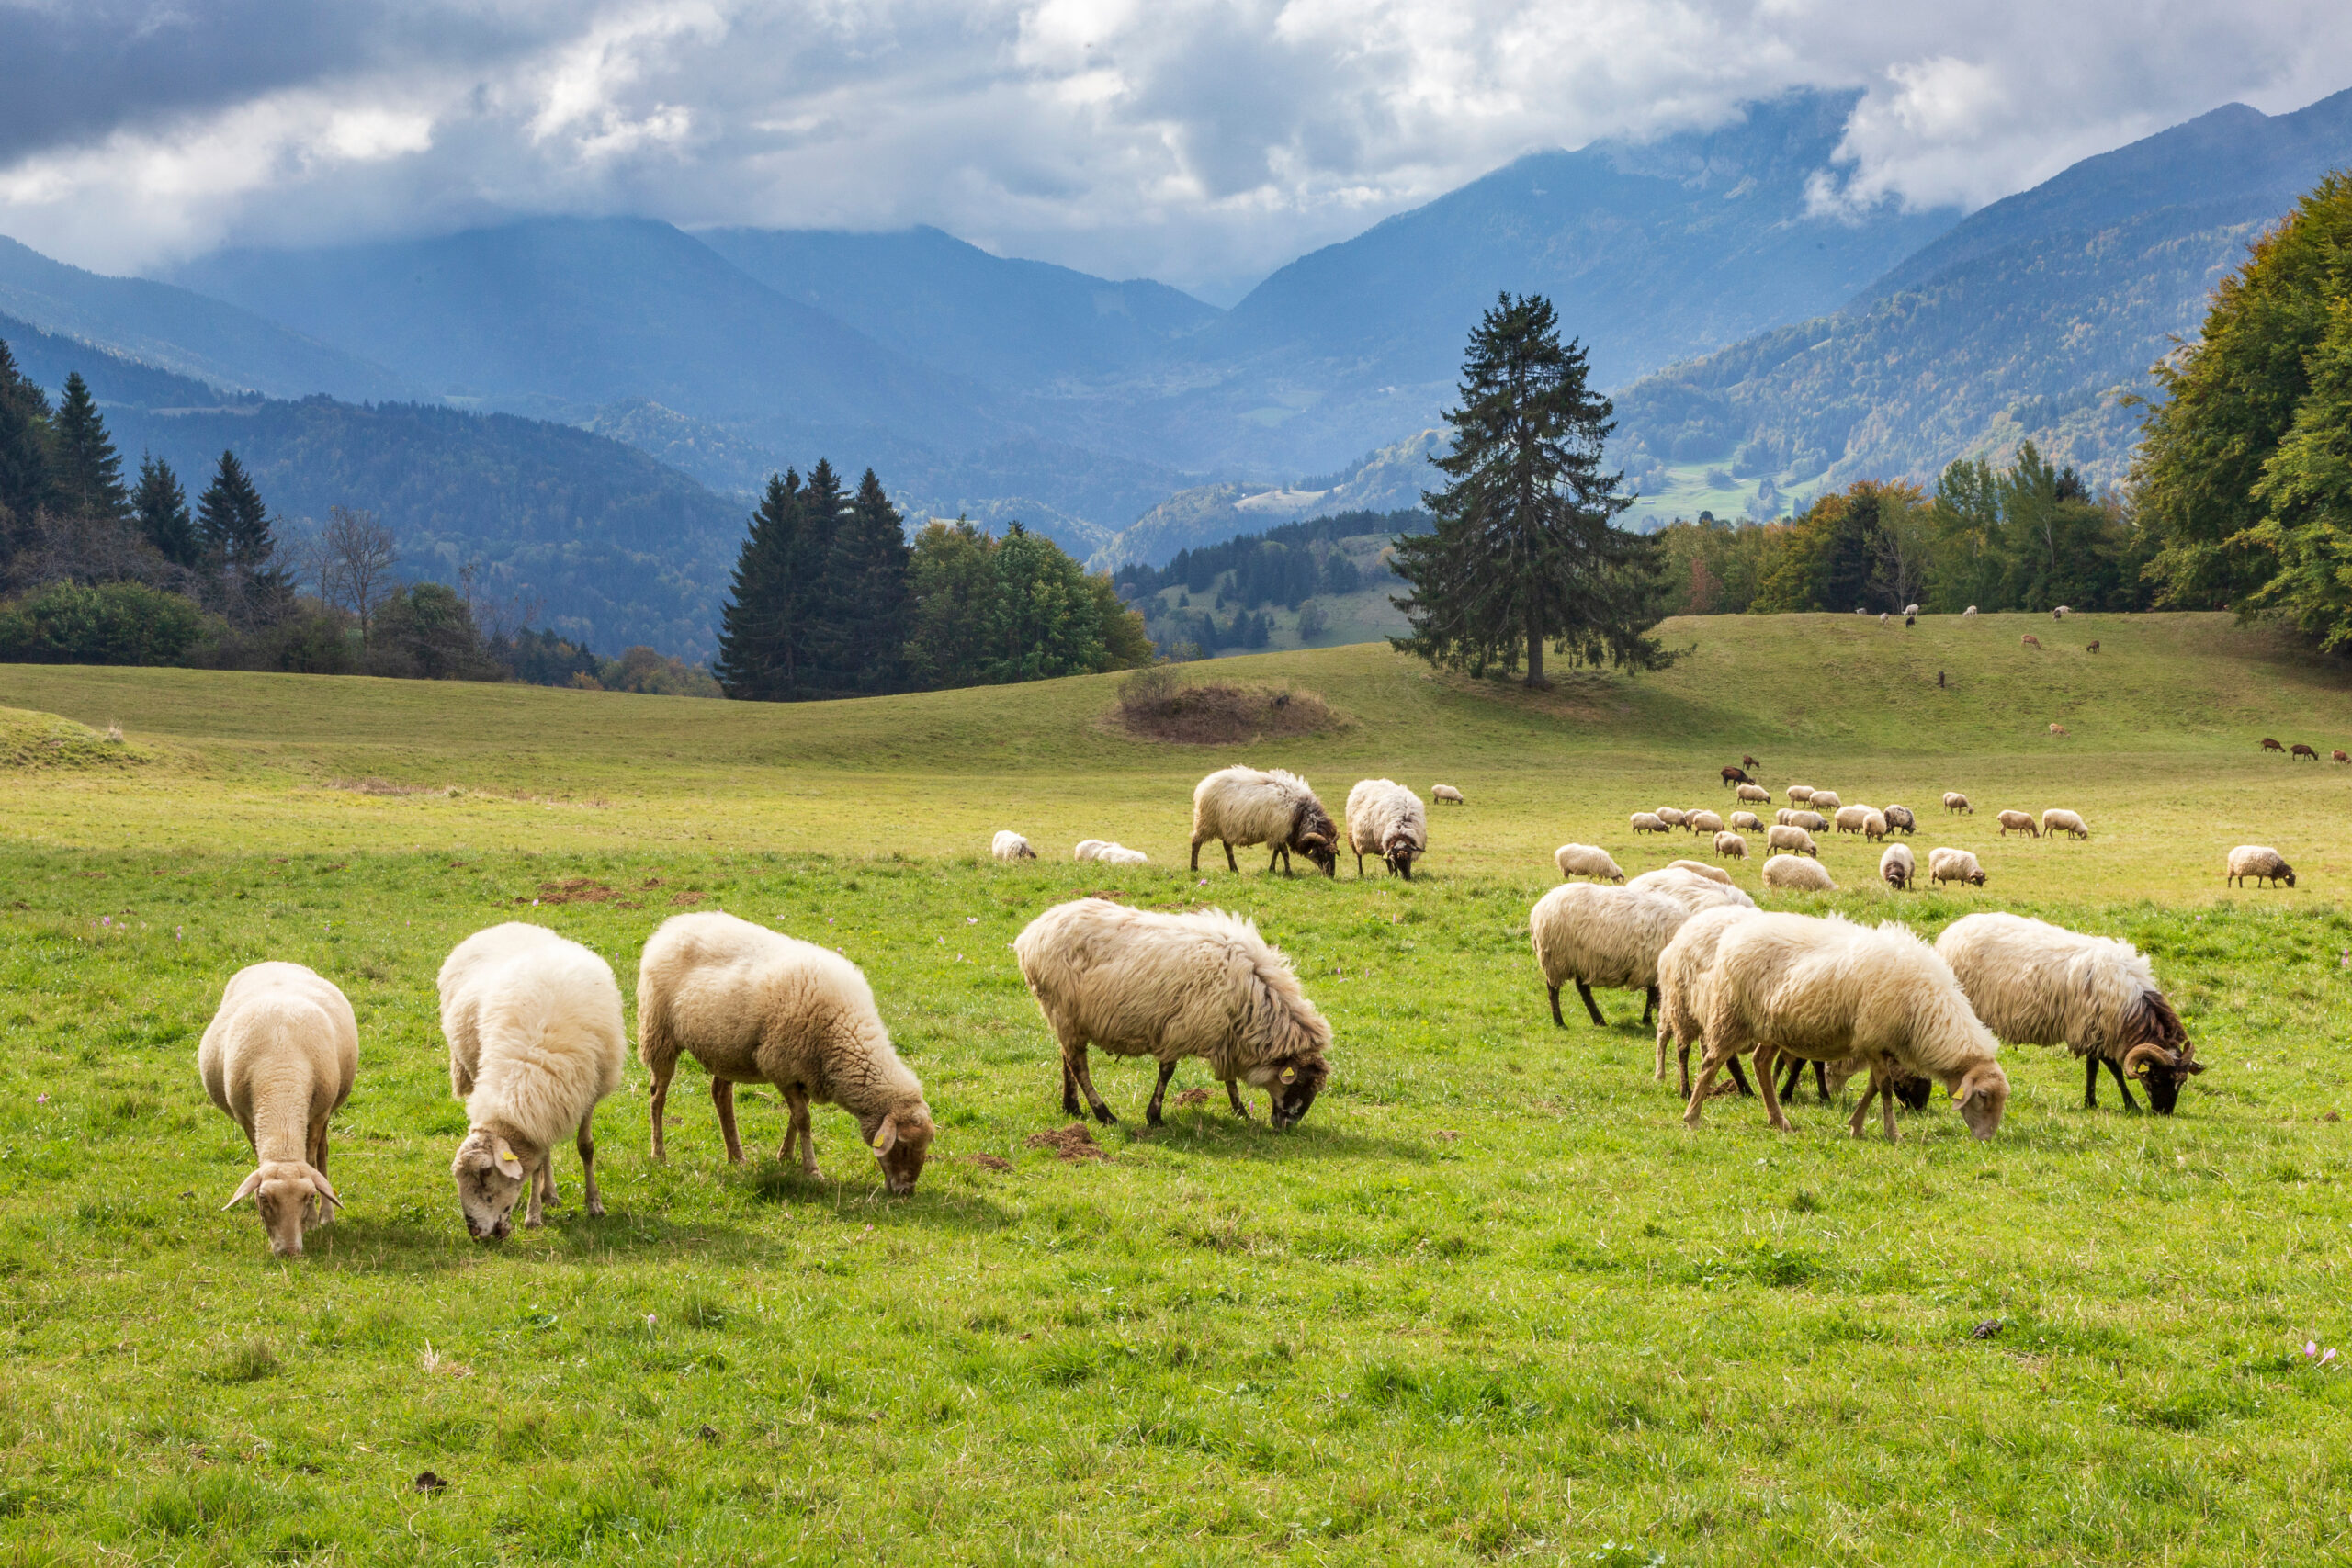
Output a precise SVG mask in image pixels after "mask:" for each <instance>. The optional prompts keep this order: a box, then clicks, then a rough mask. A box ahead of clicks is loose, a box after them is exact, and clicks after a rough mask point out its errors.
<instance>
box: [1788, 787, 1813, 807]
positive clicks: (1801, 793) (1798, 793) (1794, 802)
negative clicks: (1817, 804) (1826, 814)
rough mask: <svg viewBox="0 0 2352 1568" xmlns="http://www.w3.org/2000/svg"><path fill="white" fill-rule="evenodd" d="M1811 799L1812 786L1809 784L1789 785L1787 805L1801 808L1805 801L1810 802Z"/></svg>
mask: <svg viewBox="0 0 2352 1568" xmlns="http://www.w3.org/2000/svg"><path fill="white" fill-rule="evenodd" d="M1812 798H1813V786H1812V785H1811V784H1791V785H1790V786H1789V804H1790V805H1791V806H1803V805H1804V803H1805V802H1806V801H1808V800H1811V799H1812Z"/></svg>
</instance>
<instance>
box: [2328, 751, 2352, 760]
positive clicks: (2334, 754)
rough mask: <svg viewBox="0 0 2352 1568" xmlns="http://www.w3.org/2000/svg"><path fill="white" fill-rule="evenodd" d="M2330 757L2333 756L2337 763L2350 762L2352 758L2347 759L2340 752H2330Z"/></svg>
mask: <svg viewBox="0 0 2352 1568" xmlns="http://www.w3.org/2000/svg"><path fill="white" fill-rule="evenodd" d="M2330 755H2332V756H2334V757H2335V760H2336V761H2339V762H2352V757H2347V756H2346V755H2345V754H2344V753H2343V752H2341V751H2335V752H2332V753H2330Z"/></svg>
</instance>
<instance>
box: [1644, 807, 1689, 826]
mask: <svg viewBox="0 0 2352 1568" xmlns="http://www.w3.org/2000/svg"><path fill="white" fill-rule="evenodd" d="M1650 815H1651V816H1653V817H1655V818H1657V819H1658V820H1659V821H1661V822H1663V823H1665V824H1666V825H1667V826H1668V827H1669V828H1679V827H1681V826H1682V825H1683V818H1684V816H1685V813H1683V812H1682V811H1680V810H1679V809H1677V808H1676V807H1671V806H1661V807H1658V808H1657V810H1656V811H1653V812H1651V813H1650Z"/></svg>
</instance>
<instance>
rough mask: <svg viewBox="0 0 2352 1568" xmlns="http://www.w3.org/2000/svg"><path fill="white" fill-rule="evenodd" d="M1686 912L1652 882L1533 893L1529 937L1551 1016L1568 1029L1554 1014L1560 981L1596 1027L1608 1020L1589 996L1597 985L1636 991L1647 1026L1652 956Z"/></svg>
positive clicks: (1653, 997)
mask: <svg viewBox="0 0 2352 1568" xmlns="http://www.w3.org/2000/svg"><path fill="white" fill-rule="evenodd" d="M1690 914H1691V910H1690V908H1689V907H1687V906H1686V905H1685V904H1684V903H1683V902H1682V900H1681V899H1680V898H1678V897H1671V896H1669V895H1668V893H1667V892H1665V891H1661V890H1658V889H1657V888H1656V886H1655V885H1653V886H1651V887H1634V886H1631V885H1630V884H1629V885H1628V886H1623V887H1602V886H1597V885H1595V884H1593V883H1589V882H1570V883H1566V884H1564V885H1562V886H1558V887H1555V888H1553V889H1552V891H1550V892H1549V893H1546V894H1545V895H1544V897H1541V898H1539V899H1537V900H1536V901H1535V907H1534V908H1532V909H1531V910H1529V911H1528V916H1527V929H1528V937H1529V940H1530V941H1531V942H1532V943H1533V944H1534V948H1535V964H1536V967H1538V968H1539V969H1541V970H1542V971H1543V973H1544V987H1546V988H1547V989H1548V990H1549V991H1550V993H1551V997H1552V1021H1553V1022H1554V1023H1555V1024H1556V1025H1558V1026H1559V1027H1560V1028H1562V1029H1566V1027H1567V1020H1566V1019H1565V1018H1563V1017H1562V1016H1561V1015H1560V987H1562V986H1565V985H1567V984H1569V983H1571V982H1573V983H1574V984H1575V986H1576V988H1577V995H1578V996H1579V997H1582V998H1584V1010H1585V1012H1586V1013H1587V1014H1588V1015H1589V1016H1590V1018H1591V1019H1592V1021H1593V1023H1594V1024H1595V1026H1597V1027H1600V1028H1606V1027H1607V1026H1608V1023H1609V1021H1608V1020H1607V1019H1605V1018H1603V1017H1602V1016H1601V1013H1600V1003H1598V1002H1596V1001H1594V1000H1593V999H1592V987H1595V986H1606V987H1611V988H1612V989H1623V990H1628V991H1640V992H1642V993H1643V994H1644V1002H1643V1007H1642V1022H1643V1023H1644V1024H1645V1025H1647V1024H1648V1023H1649V1021H1650V1018H1651V1015H1652V1013H1653V1012H1654V1011H1655V1010H1656V1009H1657V955H1658V953H1660V952H1662V951H1663V950H1664V949H1665V947H1666V944H1667V943H1668V942H1670V941H1672V940H1673V938H1674V933H1675V931H1677V930H1679V928H1680V927H1681V924H1682V922H1683V921H1684V920H1685V919H1689V918H1690Z"/></svg>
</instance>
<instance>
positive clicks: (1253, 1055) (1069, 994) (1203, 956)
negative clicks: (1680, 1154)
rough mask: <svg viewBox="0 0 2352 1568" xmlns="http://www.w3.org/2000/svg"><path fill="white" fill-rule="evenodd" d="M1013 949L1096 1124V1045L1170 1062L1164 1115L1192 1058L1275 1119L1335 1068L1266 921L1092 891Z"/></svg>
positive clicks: (1157, 1101) (1040, 922)
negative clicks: (1181, 1069) (1261, 926)
mask: <svg viewBox="0 0 2352 1568" xmlns="http://www.w3.org/2000/svg"><path fill="white" fill-rule="evenodd" d="M1572 886H1579V887H1583V886H1589V884H1584V883H1577V884H1574V885H1572ZM1012 952H1013V956H1014V957H1015V958H1016V959H1018V960H1019V961H1020V964H1021V977H1022V978H1023V980H1025V981H1027V982H1028V985H1029V991H1030V994H1031V995H1032V996H1034V997H1035V998H1037V1006H1038V1009H1039V1010H1041V1011H1043V1012H1044V1013H1045V1015H1046V1023H1047V1025H1048V1026H1050V1027H1051V1028H1052V1030H1053V1032H1054V1037H1055V1039H1056V1040H1057V1042H1059V1043H1060V1046H1061V1056H1062V1110H1063V1111H1066V1112H1067V1113H1069V1114H1070V1115H1073V1116H1075V1115H1077V1114H1078V1113H1079V1103H1078V1096H1079V1091H1080V1090H1081V1089H1083V1090H1084V1091H1085V1094H1086V1103H1087V1105H1088V1107H1089V1108H1090V1109H1091V1110H1092V1111H1093V1112H1094V1118H1095V1120H1096V1121H1098V1122H1115V1121H1117V1120H1118V1118H1117V1117H1115V1116H1114V1115H1113V1114H1112V1113H1111V1108H1110V1107H1109V1106H1107V1105H1105V1104H1103V1097H1102V1096H1101V1095H1099V1094H1097V1093H1095V1091H1094V1080H1093V1078H1092V1077H1091V1075H1090V1074H1089V1072H1088V1071H1087V1064H1086V1051H1087V1047H1088V1046H1089V1045H1099V1046H1101V1047H1102V1048H1103V1050H1105V1051H1107V1052H1109V1053H1110V1054H1111V1055H1114V1056H1149V1057H1152V1058H1153V1059H1155V1060H1156V1061H1158V1062H1159V1084H1158V1086H1157V1087H1156V1088H1154V1089H1153V1090H1152V1092H1151V1104H1150V1106H1149V1107H1148V1109H1147V1110H1146V1111H1145V1112H1144V1120H1145V1121H1146V1122H1149V1123H1151V1124H1152V1125H1154V1126H1157V1125H1159V1112H1160V1106H1161V1103H1162V1100H1164V1098H1165V1096H1166V1095H1167V1093H1168V1082H1169V1080H1170V1078H1172V1077H1175V1076H1176V1064H1177V1063H1178V1062H1180V1061H1182V1060H1183V1059H1184V1058H1185V1057H1187V1056H1198V1057H1200V1058H1201V1059H1202V1060H1203V1061H1204V1062H1205V1063H1206V1064H1207V1066H1208V1069H1209V1071H1210V1072H1211V1073H1212V1074H1213V1075H1215V1076H1216V1077H1217V1078H1218V1079H1219V1080H1221V1081H1222V1082H1223V1083H1224V1085H1225V1094H1226V1099H1227V1101H1229V1102H1230V1103H1231V1105H1232V1106H1233V1110H1234V1113H1235V1114H1236V1115H1238V1116H1241V1117H1243V1118H1245V1119H1246V1118H1247V1117H1248V1116H1249V1114H1250V1111H1249V1108H1248V1107H1247V1106H1245V1105H1244V1104H1242V1102H1241V1090H1240V1088H1239V1085H1241V1084H1243V1083H1247V1084H1250V1086H1251V1087H1253V1088H1257V1089H1264V1090H1265V1091H1266V1097H1267V1100H1268V1107H1267V1109H1268V1113H1269V1119H1270V1120H1271V1121H1272V1123H1273V1125H1274V1127H1275V1128H1276V1129H1277V1130H1280V1129H1282V1128H1286V1127H1291V1126H1295V1125H1296V1124H1297V1122H1298V1121H1299V1119H1300V1118H1301V1117H1303V1116H1305V1115H1306V1112H1307V1111H1308V1110H1309V1109H1311V1108H1312V1107H1313V1105H1314V1104H1315V1097H1316V1095H1317V1094H1318V1093H1319V1092H1321V1090H1322V1088H1323V1084H1324V1081H1325V1080H1326V1079H1327V1078H1328V1077H1329V1076H1330V1067H1329V1064H1328V1062H1327V1061H1326V1053H1328V1052H1329V1050H1330V1048H1331V1025H1330V1024H1329V1022H1328V1021H1326V1020H1325V1019H1324V1017H1323V1015H1322V1014H1321V1013H1320V1012H1318V1011H1317V1010H1316V1007H1315V1004H1314V1003H1313V1002H1311V1001H1309V1000H1307V999H1306V991H1305V990H1304V989H1303V988H1301V987H1300V986H1299V983H1298V976H1296V975H1295V974H1294V973H1293V972H1292V970H1291V966H1290V961H1289V960H1288V959H1286V958H1284V957H1283V954H1282V953H1281V951H1280V950H1279V949H1277V948H1275V947H1274V946H1273V945H1272V944H1271V943H1269V942H1267V941H1266V939H1265V938H1264V937H1262V936H1261V935H1259V934H1258V927H1257V925H1256V923H1255V922H1254V921H1250V920H1245V919H1241V918H1240V917H1238V916H1237V915H1228V914H1227V913H1226V912H1225V911H1224V910H1222V909H1202V910H1199V911H1197V912H1195V913H1193V914H1188V915H1173V914H1162V913H1159V911H1156V910H1151V909H1130V908H1126V907H1125V905H1122V904H1114V903H1111V902H1110V901H1108V900H1107V899H1103V898H1080V899H1078V900H1076V901H1074V902H1072V903H1068V904H1057V905H1056V906H1055V907H1054V908H1050V909H1048V910H1046V912H1045V913H1044V914H1042V915H1040V916H1038V917H1037V918H1036V919H1034V920H1032V921H1030V922H1029V925H1028V928H1027V929H1026V930H1024V931H1023V932H1022V933H1021V934H1020V935H1019V936H1018V937H1016V938H1014V939H1013V942H1012Z"/></svg>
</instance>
